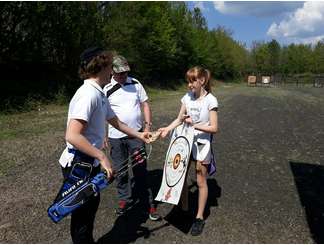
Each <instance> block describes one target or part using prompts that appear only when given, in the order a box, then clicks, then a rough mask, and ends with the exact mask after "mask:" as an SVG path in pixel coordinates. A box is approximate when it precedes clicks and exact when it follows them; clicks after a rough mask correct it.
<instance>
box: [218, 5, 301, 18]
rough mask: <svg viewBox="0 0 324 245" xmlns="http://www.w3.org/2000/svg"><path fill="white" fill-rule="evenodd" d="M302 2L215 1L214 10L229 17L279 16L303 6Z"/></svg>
mask: <svg viewBox="0 0 324 245" xmlns="http://www.w3.org/2000/svg"><path fill="white" fill-rule="evenodd" d="M302 5H303V3H302V2H267V1H244V2H243V1H242V2H240V1H238V2H224V1H215V2H214V8H215V9H216V10H217V11H218V12H220V13H222V14H229V15H248V16H257V17H264V16H278V15H282V14H284V13H287V12H290V11H293V10H295V9H296V8H298V7H300V6H302Z"/></svg>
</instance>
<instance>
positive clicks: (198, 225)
mask: <svg viewBox="0 0 324 245" xmlns="http://www.w3.org/2000/svg"><path fill="white" fill-rule="evenodd" d="M204 225H205V221H204V220H202V219H199V218H196V219H195V221H194V222H193V224H192V228H191V235H192V236H199V235H200V234H201V233H202V231H203V229H204Z"/></svg>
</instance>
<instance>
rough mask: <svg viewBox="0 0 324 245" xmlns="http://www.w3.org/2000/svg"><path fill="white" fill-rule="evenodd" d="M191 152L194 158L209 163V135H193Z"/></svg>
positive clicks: (210, 154) (210, 153) (210, 152)
mask: <svg viewBox="0 0 324 245" xmlns="http://www.w3.org/2000/svg"><path fill="white" fill-rule="evenodd" d="M191 154H192V157H193V159H194V160H196V161H201V162H202V163H203V164H209V163H210V161H211V158H212V151H211V144H210V140H209V137H208V139H207V138H206V137H204V138H201V137H199V138H198V137H197V136H195V137H194V143H193V145H192V150H191Z"/></svg>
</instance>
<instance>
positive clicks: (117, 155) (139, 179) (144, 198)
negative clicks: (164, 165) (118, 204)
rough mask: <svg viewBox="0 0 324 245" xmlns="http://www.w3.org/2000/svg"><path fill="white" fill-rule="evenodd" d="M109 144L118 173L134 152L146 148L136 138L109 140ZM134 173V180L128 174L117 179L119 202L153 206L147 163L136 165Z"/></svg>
mask: <svg viewBox="0 0 324 245" xmlns="http://www.w3.org/2000/svg"><path fill="white" fill-rule="evenodd" d="M109 142H110V145H111V150H110V155H111V158H112V161H113V166H114V169H115V170H116V171H117V170H118V169H120V168H122V167H124V166H125V165H127V164H128V161H127V159H128V158H129V156H130V155H131V154H132V153H133V152H134V151H136V150H137V149H138V148H141V147H144V143H143V142H142V141H141V140H139V139H136V138H129V137H123V138H120V139H114V138H109ZM132 171H133V178H132V179H130V176H129V173H128V172H126V173H125V174H123V175H122V176H119V177H117V178H116V183H117V192H118V198H119V200H122V201H126V202H131V201H132V200H137V199H138V200H139V201H140V202H141V203H142V204H144V205H145V206H147V207H150V206H152V205H153V195H152V191H151V189H149V188H148V185H147V173H148V172H147V162H146V161H145V162H143V163H140V164H138V165H136V166H135V167H133V169H132Z"/></svg>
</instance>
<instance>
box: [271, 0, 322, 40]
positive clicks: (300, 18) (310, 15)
mask: <svg viewBox="0 0 324 245" xmlns="http://www.w3.org/2000/svg"><path fill="white" fill-rule="evenodd" d="M267 35H269V36H270V37H272V38H276V39H282V40H283V41H290V42H291V41H293V42H295V43H314V42H317V41H318V40H321V39H322V38H323V37H324V2H323V1H316V2H315V1H313V2H305V3H304V4H303V6H302V7H301V8H298V9H297V10H296V11H295V12H293V13H291V14H290V15H289V16H288V17H287V18H285V19H284V20H282V21H281V22H280V23H278V24H277V23H272V24H271V26H270V28H269V29H268V32H267Z"/></svg>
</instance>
